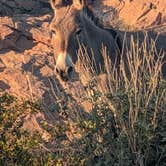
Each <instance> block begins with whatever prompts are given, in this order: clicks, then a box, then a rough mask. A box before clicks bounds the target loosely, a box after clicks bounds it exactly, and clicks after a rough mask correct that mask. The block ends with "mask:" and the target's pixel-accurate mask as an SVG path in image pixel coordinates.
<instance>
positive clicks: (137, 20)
mask: <svg viewBox="0 0 166 166" xmlns="http://www.w3.org/2000/svg"><path fill="white" fill-rule="evenodd" d="M103 5H104V6H111V7H113V8H114V9H116V11H117V13H118V18H119V20H121V21H122V22H123V23H124V24H125V25H126V26H131V27H132V28H133V29H134V28H149V27H153V26H157V25H161V24H164V23H166V1H165V0H146V1H145V0H103Z"/></svg>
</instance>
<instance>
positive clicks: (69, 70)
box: [67, 66, 74, 76]
mask: <svg viewBox="0 0 166 166" xmlns="http://www.w3.org/2000/svg"><path fill="white" fill-rule="evenodd" d="M73 71H74V69H73V67H72V66H70V67H68V68H67V74H68V75H69V76H70V75H71V74H72V72H73Z"/></svg>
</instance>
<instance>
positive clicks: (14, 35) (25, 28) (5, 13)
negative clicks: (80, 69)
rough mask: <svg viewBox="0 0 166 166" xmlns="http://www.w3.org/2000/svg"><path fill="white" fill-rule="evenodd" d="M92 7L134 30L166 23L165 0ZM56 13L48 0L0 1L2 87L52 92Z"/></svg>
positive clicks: (107, 1)
mask: <svg viewBox="0 0 166 166" xmlns="http://www.w3.org/2000/svg"><path fill="white" fill-rule="evenodd" d="M92 10H93V12H94V13H95V15H96V16H98V17H99V19H100V20H101V22H102V23H103V24H106V25H108V26H110V25H112V23H113V21H114V20H119V21H122V25H126V26H130V27H132V28H133V29H134V28H136V29H141V28H148V27H153V26H163V27H164V25H165V23H166V1H165V0H146V1H145V0H102V1H101V0H96V1H95V4H94V5H93V6H92ZM52 14H53V11H52V10H51V8H50V5H49V1H48V0H37V1H36V0H0V90H3V91H7V92H10V93H12V94H15V95H16V96H19V97H21V98H26V99H27V98H28V99H31V98H42V97H43V96H46V98H47V97H48V95H49V93H51V92H50V91H51V90H52V89H51V86H50V79H52V76H53V67H54V58H53V53H52V52H53V50H52V46H51V38H50V34H49V23H50V21H51V19H52V16H53V15H52ZM162 41H163V40H161V42H160V43H159V45H160V46H161V45H163V44H164V43H166V41H165V40H164V42H162ZM162 47H163V48H164V46H162ZM54 82H55V81H54ZM76 86H77V85H76ZM79 86H80V85H79V84H78V86H77V87H79ZM80 87H81V86H80ZM69 89H70V88H69ZM48 91H49V93H48ZM47 101H48V99H47V100H46V102H47ZM49 101H51V99H49Z"/></svg>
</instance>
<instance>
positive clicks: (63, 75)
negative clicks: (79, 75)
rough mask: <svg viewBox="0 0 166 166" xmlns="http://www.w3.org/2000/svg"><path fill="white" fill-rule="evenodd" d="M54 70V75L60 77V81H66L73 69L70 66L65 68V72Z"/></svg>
mask: <svg viewBox="0 0 166 166" xmlns="http://www.w3.org/2000/svg"><path fill="white" fill-rule="evenodd" d="M55 70H56V73H57V74H59V75H60V77H61V79H62V80H64V81H67V80H68V79H69V78H70V77H71V74H72V72H73V71H74V68H73V67H72V66H69V67H67V68H66V70H62V69H59V68H57V67H56V68H55Z"/></svg>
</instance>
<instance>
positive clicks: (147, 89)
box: [0, 34, 166, 166]
mask: <svg viewBox="0 0 166 166" xmlns="http://www.w3.org/2000/svg"><path fill="white" fill-rule="evenodd" d="M127 41H128V39H126V38H124V43H123V51H122V59H121V64H120V68H119V70H117V69H116V67H115V65H114V64H112V63H111V61H110V59H109V58H108V55H107V50H106V48H105V47H103V49H102V52H103V57H104V61H105V69H104V72H103V73H102V74H101V75H98V74H96V72H95V65H94V66H92V65H91V64H92V60H91V59H89V58H88V56H87V51H86V49H85V47H82V48H80V50H79V52H78V54H79V63H78V64H77V68H78V70H79V71H80V78H81V80H82V82H83V86H82V90H81V91H80V89H79V88H77V87H75V89H74V91H75V96H74V95H73V94H72V93H69V91H70V90H71V89H70V88H71V86H69V87H68V90H67V89H64V91H61V89H60V88H59V87H58V86H59V85H58V84H57V80H54V79H50V80H49V83H50V89H51V90H50V94H49V95H50V96H52V98H53V99H54V100H55V104H54V108H53V109H52V110H50V109H48V110H46V109H44V110H43V112H44V113H45V114H46V116H47V117H49V119H48V120H47V119H46V121H45V122H42V123H41V124H40V125H41V126H42V128H43V129H44V130H46V131H47V132H48V133H49V134H50V138H49V140H48V142H43V141H41V139H39V138H38V137H37V139H35V140H38V142H37V141H36V142H35V147H36V146H38V147H40V148H39V149H38V150H35V151H33V150H32V149H33V147H32V146H29V144H28V143H26V151H25V155H24V156H23V159H24V161H25V162H27V163H31V164H32V165H33V164H35V165H36V164H38V165H58V166H62V165H67V166H68V165H71V166H74V165H80V166H81V165H82V166H83V165H85V166H89V165H96V166H97V165H100V166H101V165H106V166H107V165H110V166H115V165H117V166H123V165H124V166H131V165H138V166H150V165H156V166H159V165H160V166H164V164H165V152H166V151H165V149H166V145H165V139H166V135H165V125H166V121H165V115H166V112H165V110H166V82H165V80H164V79H163V78H162V74H161V67H162V63H163V62H162V60H163V57H164V54H163V53H162V52H159V53H158V52H157V50H156V47H155V41H153V40H151V39H149V37H148V36H147V35H146V34H145V37H144V41H143V42H141V43H139V42H138V41H139V40H138V39H137V40H135V39H134V38H133V37H131V38H130V40H129V42H127ZM73 86H74V85H73ZM85 100H88V101H90V104H91V109H90V111H89V110H88V111H86V110H85V109H86V108H87V107H88V106H87V107H85V108H83V107H82V106H81V103H82V102H83V101H85ZM0 102H1V100H0ZM17 107H18V106H16V109H17ZM48 107H49V106H48ZM2 108H3V109H5V108H4V107H2ZM40 109H41V108H40ZM0 111H2V109H1V103H0ZM2 112H3V111H2ZM41 112H42V111H41ZM0 113H1V112H0ZM9 113H10V112H9ZM17 113H18V114H19V112H18V111H17ZM2 115H3V114H2ZM5 121H6V122H8V119H6V120H5ZM1 125H3V124H1ZM1 127H2V126H1ZM17 130H18V129H17ZM22 137H24V135H23V134H22V136H21V138H22ZM7 139H8V140H9V141H10V139H11V138H8V137H7ZM15 139H16V141H17V140H18V138H17V137H16V138H15ZM24 139H25V140H24V142H29V141H26V138H24ZM28 139H29V140H30V142H31V141H32V143H33V138H29V137H28ZM24 142H23V143H22V144H21V149H23V146H24ZM1 143H2V144H1V145H3V149H4V148H6V147H7V146H5V144H3V143H4V142H3V141H1ZM1 145H0V146H1ZM18 146H19V145H18ZM12 147H13V146H12ZM7 148H8V147H7ZM5 150H6V151H5V152H6V153H7V154H8V155H9V157H8V159H6V158H5V157H4V156H0V163H2V164H4V163H6V161H7V160H8V161H10V163H11V164H13V163H17V164H19V163H20V165H21V164H22V161H20V160H17V162H14V161H13V160H11V158H10V154H11V153H13V149H11V148H10V149H5ZM14 152H17V149H15V148H14ZM22 153H23V152H22ZM18 154H19V153H18ZM34 154H35V155H34ZM17 156H19V155H17ZM17 156H15V158H16V159H17ZM25 162H24V163H25Z"/></svg>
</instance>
